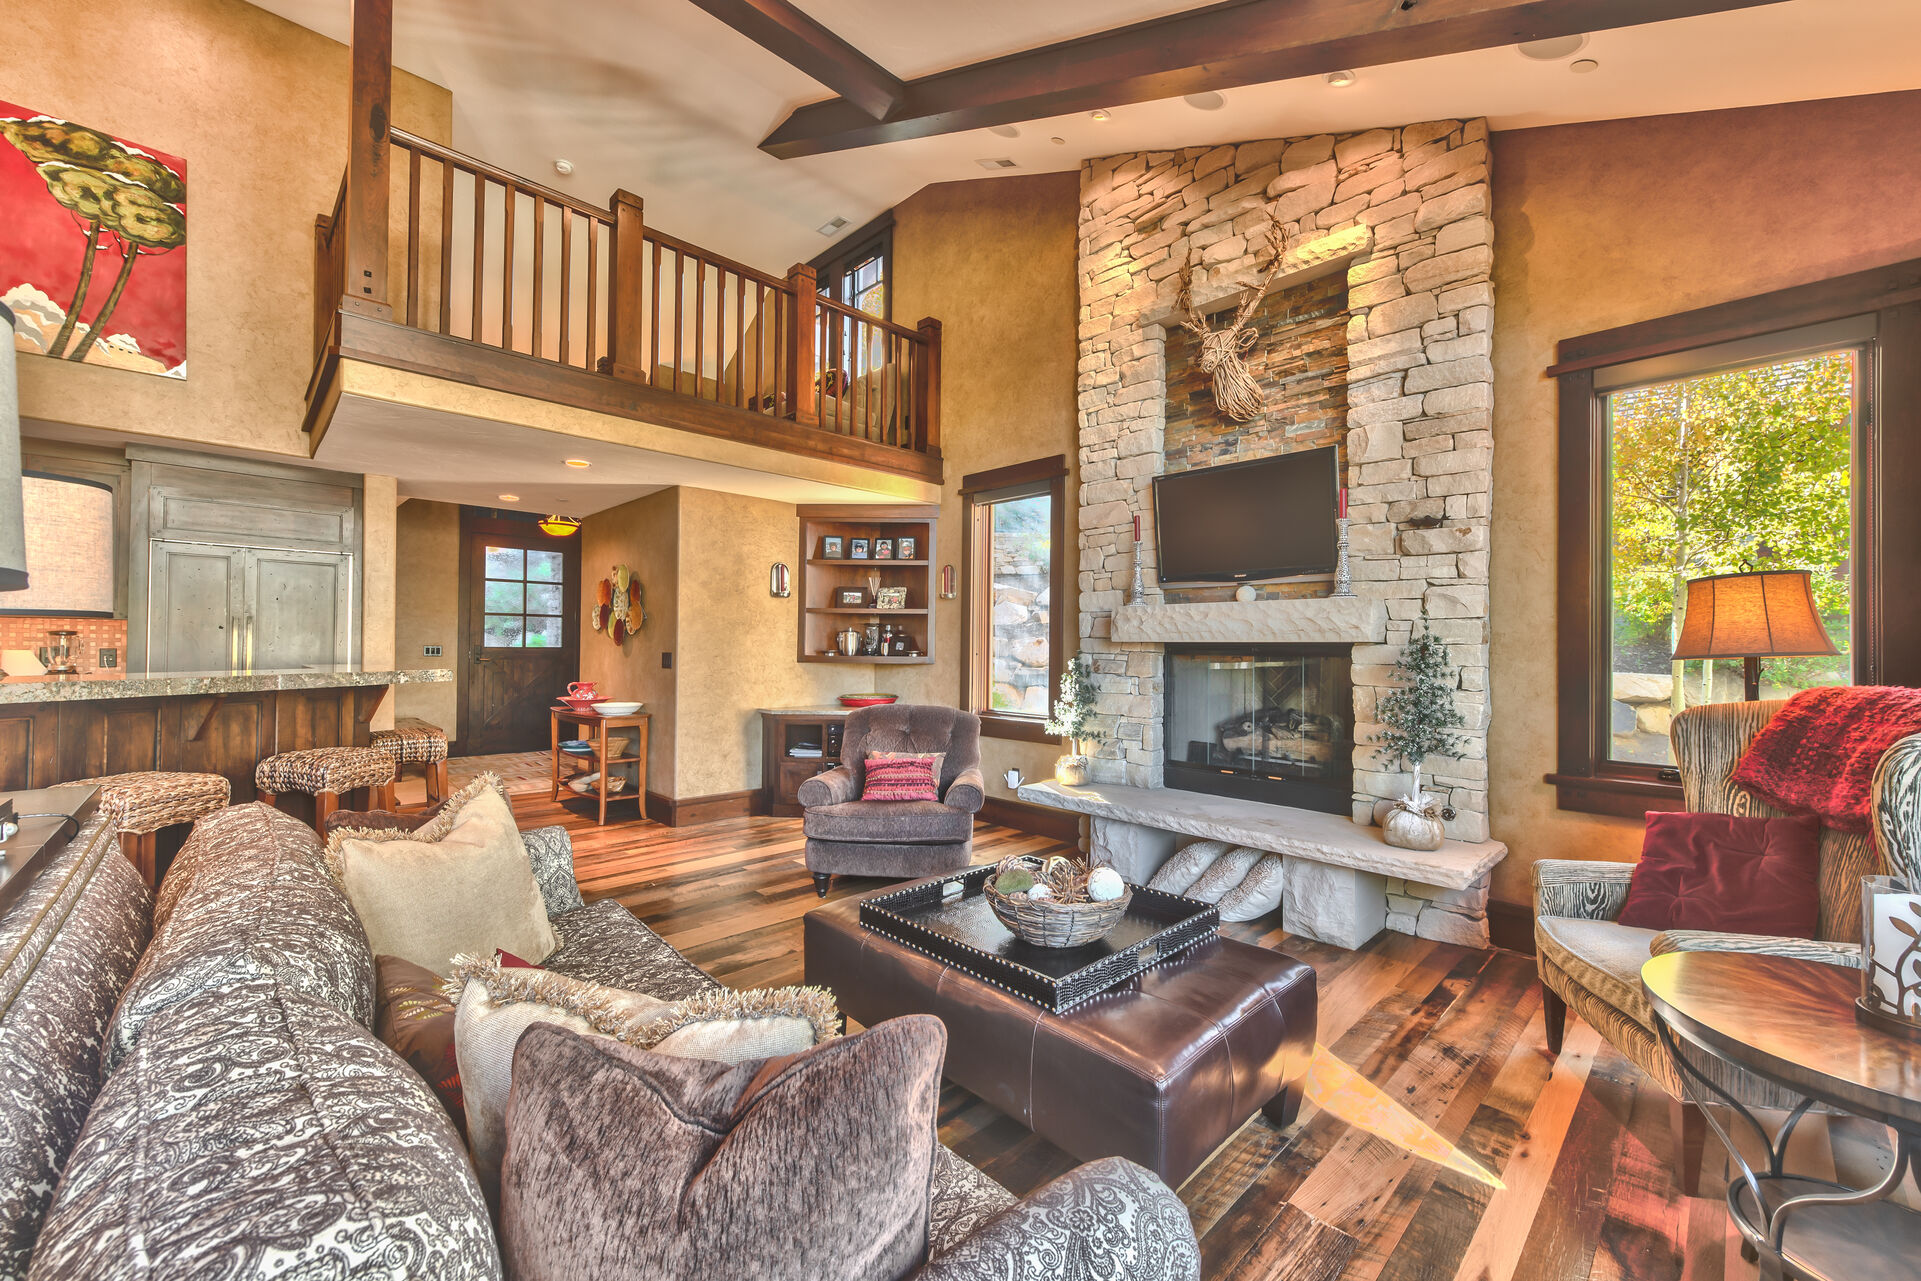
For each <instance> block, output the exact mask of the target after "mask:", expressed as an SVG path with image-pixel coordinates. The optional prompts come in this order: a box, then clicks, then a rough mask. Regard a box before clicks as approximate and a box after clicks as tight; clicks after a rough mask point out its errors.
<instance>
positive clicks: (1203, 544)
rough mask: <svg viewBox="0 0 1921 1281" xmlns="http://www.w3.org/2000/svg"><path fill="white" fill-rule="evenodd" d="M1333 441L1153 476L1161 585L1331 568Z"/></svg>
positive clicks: (1334, 480)
mask: <svg viewBox="0 0 1921 1281" xmlns="http://www.w3.org/2000/svg"><path fill="white" fill-rule="evenodd" d="M1338 468H1339V462H1338V460H1337V458H1336V451H1335V448H1334V446H1332V445H1328V446H1326V447H1325V448H1321V449H1308V450H1303V451H1301V452H1300V453H1295V454H1282V455H1281V456H1280V457H1278V458H1257V459H1255V460H1254V461H1252V462H1246V463H1229V464H1228V465H1226V466H1224V467H1205V468H1201V469H1200V470H1197V471H1183V472H1173V473H1170V474H1169V475H1165V476H1157V477H1155V479H1154V532H1155V536H1156V538H1157V539H1158V540H1159V547H1160V580H1161V582H1163V583H1238V582H1245V581H1248V580H1250V579H1262V578H1287V577H1290V576H1293V575H1297V574H1326V573H1332V572H1333V569H1334V536H1335V535H1334V505H1335V501H1336V497H1335V491H1336V489H1337V488H1338V486H1339V477H1338V474H1337V473H1338Z"/></svg>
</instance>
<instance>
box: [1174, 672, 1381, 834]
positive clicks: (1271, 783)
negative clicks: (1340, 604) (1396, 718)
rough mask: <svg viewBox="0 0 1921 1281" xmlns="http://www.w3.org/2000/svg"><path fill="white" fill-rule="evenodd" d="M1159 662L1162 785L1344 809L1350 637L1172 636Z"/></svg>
mask: <svg viewBox="0 0 1921 1281" xmlns="http://www.w3.org/2000/svg"><path fill="white" fill-rule="evenodd" d="M1166 662H1167V668H1166V674H1167V686H1166V713H1165V716H1166V719H1165V722H1164V723H1163V726H1162V729H1163V741H1164V742H1165V744H1166V751H1167V758H1166V764H1167V770H1166V781H1167V786H1169V787H1178V788H1185V789H1186V790H1188V791H1193V792H1211V793H1214V794H1215V795H1218V796H1238V797H1242V798H1244V799H1246V800H1253V801H1267V802H1269V803H1271V804H1276V805H1293V806H1298V807H1300V808H1302V809H1312V810H1323V811H1325V812H1327V813H1330V814H1346V813H1348V812H1349V811H1350V809H1351V805H1352V799H1353V784H1354V687H1353V683H1352V680H1351V678H1350V674H1349V650H1348V647H1347V646H1344V645H1326V646H1315V645H1241V646H1220V645H1195V646H1169V647H1168V649H1167V659H1166Z"/></svg>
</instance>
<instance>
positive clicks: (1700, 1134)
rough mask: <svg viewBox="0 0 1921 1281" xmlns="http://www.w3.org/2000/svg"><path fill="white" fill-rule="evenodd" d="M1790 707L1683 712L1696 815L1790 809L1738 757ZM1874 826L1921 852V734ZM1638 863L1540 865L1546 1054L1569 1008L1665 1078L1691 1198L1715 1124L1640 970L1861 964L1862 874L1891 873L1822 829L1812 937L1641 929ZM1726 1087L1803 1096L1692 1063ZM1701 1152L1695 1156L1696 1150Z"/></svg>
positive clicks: (1872, 852) (1537, 890)
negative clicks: (1706, 957)
mask: <svg viewBox="0 0 1921 1281" xmlns="http://www.w3.org/2000/svg"><path fill="white" fill-rule="evenodd" d="M1783 706H1785V704H1783V703H1780V702H1764V703H1717V704H1712V705H1710V706H1706V707H1691V708H1689V709H1688V710H1686V711H1684V712H1682V713H1681V714H1680V715H1679V716H1677V717H1675V718H1674V724H1673V728H1672V731H1671V736H1672V738H1673V742H1674V756H1675V760H1676V761H1677V762H1678V763H1679V765H1680V769H1681V790H1682V797H1683V800H1684V801H1685V803H1686V805H1687V808H1688V810H1689V811H1690V812H1691V813H1696V814H1740V815H1749V816H1754V817H1762V818H1765V817H1771V816H1775V815H1778V814H1780V813H1781V811H1780V810H1777V809H1775V808H1773V807H1772V806H1770V805H1768V804H1767V803H1766V802H1764V801H1762V800H1761V799H1760V798H1759V797H1757V796H1755V795H1754V794H1753V793H1752V792H1750V791H1748V790H1747V789H1746V788H1744V787H1741V786H1739V785H1737V784H1736V783H1734V782H1733V780H1732V777H1731V776H1732V775H1733V773H1734V768H1735V766H1736V764H1738V763H1739V761H1740V759H1741V754H1742V753H1743V752H1745V751H1746V750H1747V746H1748V744H1749V743H1750V742H1752V741H1753V739H1754V736H1755V735H1756V734H1757V733H1759V732H1760V730H1761V727H1762V726H1763V725H1765V724H1766V723H1767V722H1768V719H1769V718H1770V717H1772V716H1773V715H1774V714H1775V713H1776V712H1777V711H1779V710H1780V709H1781V708H1782V707H1783ZM1873 804H1874V808H1873V822H1872V824H1871V826H1872V827H1874V828H1875V829H1876V830H1877V831H1878V832H1879V833H1880V839H1881V848H1883V849H1892V850H1896V851H1901V855H1897V858H1901V857H1902V856H1903V855H1904V856H1905V857H1904V858H1902V861H1905V862H1906V863H1907V864H1909V865H1913V863H1914V862H1915V860H1916V859H1917V858H1921V847H1918V846H1921V735H1915V736H1913V737H1910V738H1905V739H1902V740H1901V741H1900V742H1899V743H1896V744H1895V745H1894V746H1893V747H1892V748H1890V749H1889V750H1888V752H1887V754H1886V755H1885V756H1884V757H1882V759H1881V763H1880V766H1879V768H1878V769H1877V771H1876V773H1875V780H1874V802H1873ZM1633 870H1634V869H1633V865H1632V864H1629V863H1599V862H1580V861H1573V860H1565V859H1543V860H1541V861H1540V862H1538V863H1536V864H1535V865H1534V946H1535V958H1536V964H1537V966H1538V968H1539V972H1540V977H1541V989H1542V998H1543V1001H1544V1003H1545V1006H1546V1014H1547V1039H1548V1049H1549V1050H1550V1051H1552V1052H1553V1053H1555V1054H1559V1053H1560V1052H1561V1036H1562V1031H1563V1028H1564V1026H1565V1022H1566V1019H1567V1012H1568V1011H1569V1010H1570V1009H1572V1010H1573V1011H1574V1012H1575V1013H1576V1014H1578V1015H1580V1016H1581V1018H1583V1019H1585V1020H1586V1021H1587V1023H1588V1025H1589V1026H1590V1027H1592V1028H1594V1029H1595V1031H1597V1032H1599V1033H1600V1034H1601V1036H1602V1037H1603V1038H1604V1039H1605V1040H1607V1041H1608V1042H1609V1043H1610V1044H1611V1045H1613V1046H1614V1047H1615V1048H1616V1049H1618V1050H1620V1051H1621V1052H1622V1053H1623V1054H1626V1055H1627V1056H1628V1057H1629V1058H1630V1059H1632V1060H1634V1062H1635V1063H1637V1064H1639V1065H1640V1066H1641V1068H1642V1069H1644V1070H1645V1071H1646V1072H1647V1074H1648V1075H1649V1076H1651V1077H1653V1078H1654V1079H1655V1080H1656V1081H1658V1082H1660V1084H1661V1087H1662V1088H1663V1089H1665V1090H1666V1091H1667V1092H1668V1095H1669V1097H1670V1098H1671V1099H1673V1100H1674V1106H1673V1109H1672V1117H1671V1120H1672V1122H1673V1124H1674V1127H1675V1131H1676V1132H1675V1141H1676V1145H1677V1149H1676V1154H1677V1161H1678V1163H1679V1166H1680V1168H1679V1173H1680V1176H1681V1182H1682V1187H1683V1191H1684V1192H1686V1193H1687V1195H1690V1196H1692V1195H1694V1194H1695V1191H1696V1188H1697V1186H1698V1180H1699V1177H1700V1170H1699V1166H1700V1162H1699V1153H1700V1150H1701V1144H1702V1141H1703V1140H1704V1138H1705V1135H1706V1126H1707V1123H1706V1120H1705V1118H1703V1117H1702V1116H1700V1114H1699V1112H1698V1111H1697V1110H1696V1109H1695V1108H1694V1107H1693V1106H1692V1105H1691V1104H1688V1103H1686V1102H1684V1101H1683V1097H1684V1096H1683V1095H1682V1092H1681V1080H1680V1074H1679V1072H1678V1070H1677V1069H1676V1068H1675V1066H1674V1065H1673V1064H1672V1063H1671V1062H1669V1061H1668V1058H1667V1055H1666V1054H1664V1053H1663V1052H1662V1050H1661V1046H1660V1043H1659V1042H1658V1041H1657V1040H1656V1039H1655V1033H1654V1014H1653V1011H1652V1010H1651V1009H1650V1008H1649V1005H1648V999H1647V993H1646V991H1645V990H1644V989H1643V988H1642V986H1641V966H1642V965H1643V964H1644V963H1645V962H1646V961H1647V959H1648V958H1649V957H1650V956H1660V955H1662V954H1663V953H1666V952H1683V951H1689V952H1757V953H1763V954H1766V955H1769V956H1791V957H1799V958H1802V959H1804V960H1813V961H1823V962H1826V963H1828V964H1830V965H1843V966H1852V967H1854V968H1857V969H1858V968H1860V965H1861V943H1860V939H1861V878H1862V877H1863V876H1872V875H1875V874H1876V873H1878V872H1881V871H1884V870H1886V869H1885V868H1884V867H1883V866H1882V862H1881V858H1880V856H1879V855H1878V854H1877V853H1876V847H1875V838H1874V837H1873V836H1869V835H1864V834H1861V833H1853V832H1837V831H1835V830H1834V829H1833V828H1829V827H1823V828H1822V829H1821V872H1820V900H1821V901H1820V911H1819V915H1818V920H1817V924H1816V928H1815V935H1816V937H1815V938H1812V939H1790V938H1774V937H1770V936H1762V935H1754V934H1722V933H1717V932H1714V931H1710V930H1667V931H1665V932H1661V931H1655V930H1643V929H1635V928H1634V927H1632V926H1627V925H1621V924H1618V923H1617V922H1616V920H1615V918H1616V917H1618V916H1619V915H1620V913H1621V907H1622V905H1623V904H1624V903H1625V902H1626V901H1627V890H1628V877H1629V874H1630V873H1632V871H1633ZM1693 1066H1695V1067H1697V1068H1699V1069H1701V1070H1702V1071H1703V1072H1704V1073H1705V1074H1706V1075H1707V1076H1709V1077H1710V1078H1711V1079H1713V1080H1715V1081H1716V1083H1717V1084H1719V1085H1721V1086H1723V1087H1724V1088H1726V1089H1728V1090H1729V1091H1730V1092H1731V1093H1733V1094H1735V1095H1736V1096H1737V1097H1739V1098H1740V1099H1741V1100H1742V1101H1743V1102H1745V1103H1747V1104H1749V1105H1750V1106H1754V1107H1777V1108H1788V1107H1792V1106H1793V1105H1794V1103H1795V1102H1796V1101H1797V1100H1796V1099H1793V1098H1791V1097H1788V1096H1787V1095H1785V1094H1783V1093H1782V1092H1781V1091H1779V1090H1776V1089H1775V1088H1774V1087H1773V1086H1771V1085H1769V1084H1768V1083H1766V1082H1763V1081H1761V1080H1759V1079H1758V1078H1755V1077H1752V1076H1749V1075H1748V1074H1746V1073H1743V1072H1740V1071H1738V1070H1737V1069H1733V1068H1730V1067H1728V1066H1726V1065H1725V1064H1722V1063H1720V1062H1719V1061H1718V1060H1707V1059H1703V1060H1702V1061H1699V1062H1695V1063H1694V1064H1693ZM1689 1153H1693V1156H1692V1157H1690V1156H1689V1155H1688V1154H1689Z"/></svg>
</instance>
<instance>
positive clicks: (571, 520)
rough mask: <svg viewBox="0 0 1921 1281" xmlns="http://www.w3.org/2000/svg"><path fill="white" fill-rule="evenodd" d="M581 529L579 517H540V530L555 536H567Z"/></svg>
mask: <svg viewBox="0 0 1921 1281" xmlns="http://www.w3.org/2000/svg"><path fill="white" fill-rule="evenodd" d="M579 530H580V521H579V519H578V518H577V517H573V516H542V517H541V518H540V532H541V533H543V534H549V535H552V536H553V537H555V538H565V537H567V535H569V534H573V533H578V532H579Z"/></svg>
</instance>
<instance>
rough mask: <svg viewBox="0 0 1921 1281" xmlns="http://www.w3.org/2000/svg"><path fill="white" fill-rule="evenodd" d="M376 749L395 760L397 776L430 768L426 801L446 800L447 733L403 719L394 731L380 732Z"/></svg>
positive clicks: (415, 718)
mask: <svg viewBox="0 0 1921 1281" xmlns="http://www.w3.org/2000/svg"><path fill="white" fill-rule="evenodd" d="M373 745H374V746H375V747H377V748H379V749H380V750H381V751H383V752H385V753H387V755H389V756H391V757H393V761H394V774H395V776H396V777H398V776H399V774H400V771H401V769H402V768H403V767H405V766H408V765H425V766H426V767H427V769H426V774H427V799H428V800H430V801H441V800H445V799H447V731H446V730H444V729H442V728H440V726H438V725H433V724H430V723H428V722H427V721H423V720H421V719H420V718H419V717H418V716H402V717H398V718H397V719H396V720H395V721H394V727H393V728H392V729H377V730H375V731H374V733H373Z"/></svg>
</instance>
